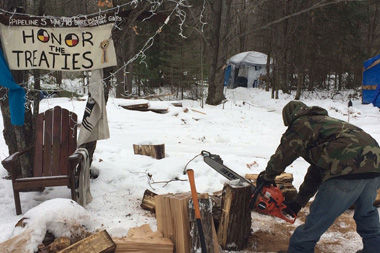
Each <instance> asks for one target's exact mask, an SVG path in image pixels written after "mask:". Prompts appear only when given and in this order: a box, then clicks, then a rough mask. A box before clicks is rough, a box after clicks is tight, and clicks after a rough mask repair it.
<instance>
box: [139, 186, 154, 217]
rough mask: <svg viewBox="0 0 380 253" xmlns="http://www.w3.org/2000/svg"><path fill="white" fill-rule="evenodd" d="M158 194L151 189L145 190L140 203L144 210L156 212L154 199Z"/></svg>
mask: <svg viewBox="0 0 380 253" xmlns="http://www.w3.org/2000/svg"><path fill="white" fill-rule="evenodd" d="M156 195H157V194H156V193H154V192H151V191H149V190H145V192H144V196H143V200H142V203H141V205H140V206H141V208H142V209H144V210H148V211H150V212H152V213H155V212H156V202H155V200H154V197H155V196H156Z"/></svg>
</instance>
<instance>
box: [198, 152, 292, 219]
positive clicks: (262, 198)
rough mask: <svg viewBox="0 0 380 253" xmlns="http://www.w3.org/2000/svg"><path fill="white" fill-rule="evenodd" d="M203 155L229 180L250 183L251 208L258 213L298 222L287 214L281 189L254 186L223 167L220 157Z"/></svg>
mask: <svg viewBox="0 0 380 253" xmlns="http://www.w3.org/2000/svg"><path fill="white" fill-rule="evenodd" d="M201 155H202V156H203V160H204V162H205V163H206V164H208V165H209V166H210V167H211V168H213V169H214V170H216V171H217V172H218V173H220V174H221V175H223V176H224V177H226V178H227V179H229V180H239V182H242V183H243V182H245V183H248V184H249V185H250V186H251V188H252V197H251V200H250V205H249V206H250V208H251V209H256V211H257V212H259V213H262V214H268V215H271V216H275V217H278V218H281V219H283V220H285V221H286V222H289V223H291V224H293V223H294V222H295V221H296V218H297V217H296V215H295V214H294V213H293V215H289V214H287V213H286V212H285V210H284V209H285V208H286V205H285V204H284V200H285V198H284V196H283V195H282V192H281V190H280V188H279V187H277V186H275V185H271V186H264V184H262V185H258V186H255V185H253V184H252V183H251V182H250V181H249V180H248V179H246V178H244V177H242V176H240V175H239V174H237V173H236V172H235V171H233V170H231V169H230V168H228V167H227V166H225V165H223V160H222V159H221V158H220V156H219V155H216V154H211V153H210V152H208V151H204V150H203V151H202V152H201Z"/></svg>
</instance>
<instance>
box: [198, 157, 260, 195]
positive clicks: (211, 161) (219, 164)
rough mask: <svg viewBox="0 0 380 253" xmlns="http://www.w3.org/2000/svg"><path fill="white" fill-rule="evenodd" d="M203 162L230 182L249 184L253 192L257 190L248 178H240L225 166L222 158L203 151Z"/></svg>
mask: <svg viewBox="0 0 380 253" xmlns="http://www.w3.org/2000/svg"><path fill="white" fill-rule="evenodd" d="M201 154H202V156H203V160H204V161H205V163H207V164H208V165H209V166H210V167H211V168H213V169H214V170H216V171H217V172H218V173H219V174H221V175H223V176H224V177H225V178H227V179H229V180H237V179H239V181H240V182H241V183H243V182H244V183H248V184H249V185H250V186H251V187H252V192H254V191H255V190H256V187H255V186H254V185H253V184H252V183H251V182H250V181H249V180H248V179H246V178H244V177H242V176H240V175H239V174H237V173H236V172H235V171H233V170H231V169H230V168H228V167H227V166H225V165H223V160H222V159H221V158H220V156H218V155H215V154H211V153H210V152H208V151H202V153H201Z"/></svg>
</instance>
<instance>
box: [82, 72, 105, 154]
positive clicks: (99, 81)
mask: <svg viewBox="0 0 380 253" xmlns="http://www.w3.org/2000/svg"><path fill="white" fill-rule="evenodd" d="M88 93H89V95H88V99H87V104H86V109H85V111H84V115H83V120H82V126H81V128H80V131H79V137H78V147H80V146H81V145H82V144H84V143H87V142H91V141H96V140H103V139H108V138H109V137H110V132H109V127H108V119H107V110H106V103H105V99H104V88H103V69H96V70H93V71H92V72H91V77H90V83H89V88H88Z"/></svg>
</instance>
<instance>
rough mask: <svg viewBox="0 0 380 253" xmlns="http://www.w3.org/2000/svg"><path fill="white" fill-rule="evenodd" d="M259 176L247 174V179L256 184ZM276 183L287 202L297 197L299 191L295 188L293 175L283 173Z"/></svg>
mask: <svg viewBox="0 0 380 253" xmlns="http://www.w3.org/2000/svg"><path fill="white" fill-rule="evenodd" d="M257 177H258V174H246V175H245V178H246V179H249V180H251V181H254V182H256V180H257ZM275 182H276V184H277V186H278V187H280V190H281V192H282V194H283V195H284V197H285V200H286V201H291V200H293V199H294V197H295V196H296V195H297V189H296V188H295V187H294V186H293V174H292V173H286V172H283V173H281V174H280V175H278V176H277V177H276V178H275Z"/></svg>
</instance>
